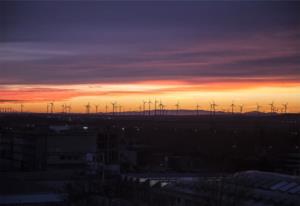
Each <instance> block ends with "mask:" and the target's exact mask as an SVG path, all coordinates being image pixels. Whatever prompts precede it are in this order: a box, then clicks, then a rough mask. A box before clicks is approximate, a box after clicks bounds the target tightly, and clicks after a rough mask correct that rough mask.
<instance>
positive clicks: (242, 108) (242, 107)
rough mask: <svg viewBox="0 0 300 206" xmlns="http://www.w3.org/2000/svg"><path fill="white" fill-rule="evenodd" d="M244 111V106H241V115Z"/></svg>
mask: <svg viewBox="0 0 300 206" xmlns="http://www.w3.org/2000/svg"><path fill="white" fill-rule="evenodd" d="M243 110H244V105H243V104H241V105H240V113H241V114H242V113H243Z"/></svg>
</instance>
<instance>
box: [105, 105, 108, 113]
mask: <svg viewBox="0 0 300 206" xmlns="http://www.w3.org/2000/svg"><path fill="white" fill-rule="evenodd" d="M107 110H108V106H107V104H106V105H105V114H107Z"/></svg>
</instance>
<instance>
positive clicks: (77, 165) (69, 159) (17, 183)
mask: <svg viewBox="0 0 300 206" xmlns="http://www.w3.org/2000/svg"><path fill="white" fill-rule="evenodd" d="M299 122H300V115H296V114H293V115H292V114H286V115H216V116H211V115H200V116H174V115H173V116H107V115H106V116H105V115H78V114H0V182H1V184H0V205H125V206H126V205H151V206H152V205H153V206H157V205H164V206H168V205H185V206H189V205H204V206H206V205H207V206H209V205H216V206H217V205H220V206H221V205H228V206H229V205H233V206H234V205H237V206H238V205H241V206H242V205H246V206H247V205H266V206H267V205H295V206H296V205H298V202H300V179H299V174H300V148H299V147H300V131H299V130H300V129H299V128H300V125H299Z"/></svg>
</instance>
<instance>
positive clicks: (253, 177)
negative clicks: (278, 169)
mask: <svg viewBox="0 0 300 206" xmlns="http://www.w3.org/2000/svg"><path fill="white" fill-rule="evenodd" d="M122 182H123V187H124V188H127V189H126V191H124V194H125V198H128V199H131V200H132V201H133V203H136V204H138V205H144V206H148V205H149V206H150V205H156V206H159V205H164V206H196V205H203V206H206V205H207V206H209V205H210V206H214V205H218V206H222V205H226V206H227V205H228V206H229V205H230V206H234V205H236V206H243V205H244V206H257V205H259V206H277V205H278V206H285V205H286V206H297V205H299V202H300V178H299V177H295V176H290V175H282V174H278V173H269V172H260V171H245V172H240V173H236V174H233V175H228V176H225V177H224V176H215V177H212V176H211V177H203V176H198V177H197V176H178V175H177V176H172V175H170V174H164V175H154V176H153V175H133V174H129V175H123V176H122Z"/></svg>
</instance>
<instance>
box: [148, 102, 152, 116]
mask: <svg viewBox="0 0 300 206" xmlns="http://www.w3.org/2000/svg"><path fill="white" fill-rule="evenodd" d="M151 104H152V102H151V100H150V99H149V100H148V107H149V108H148V109H149V110H148V115H149V116H150V114H151Z"/></svg>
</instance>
